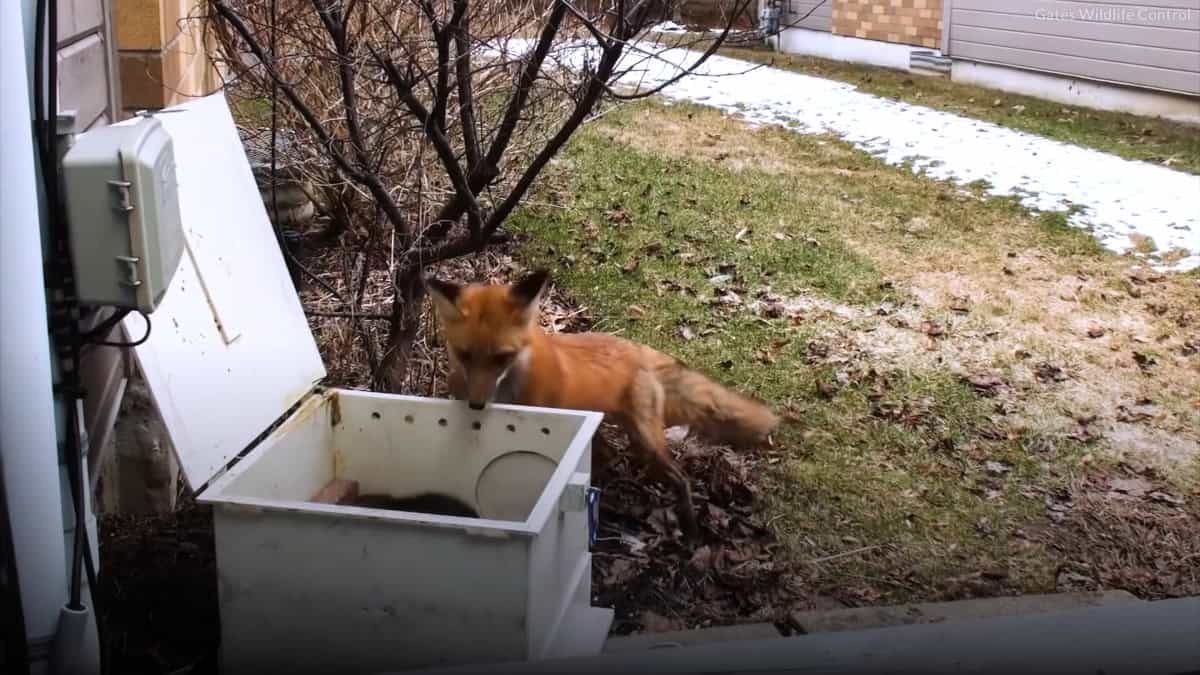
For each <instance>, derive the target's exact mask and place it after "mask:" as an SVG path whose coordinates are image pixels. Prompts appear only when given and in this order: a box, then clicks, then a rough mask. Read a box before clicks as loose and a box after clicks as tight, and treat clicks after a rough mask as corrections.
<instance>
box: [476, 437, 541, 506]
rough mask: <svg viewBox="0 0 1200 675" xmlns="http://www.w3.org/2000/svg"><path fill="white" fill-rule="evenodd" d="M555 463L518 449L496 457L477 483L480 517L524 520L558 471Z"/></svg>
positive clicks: (477, 501) (480, 475) (481, 473)
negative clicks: (555, 471)
mask: <svg viewBox="0 0 1200 675" xmlns="http://www.w3.org/2000/svg"><path fill="white" fill-rule="evenodd" d="M557 466H558V465H557V464H555V462H554V460H552V459H550V458H548V457H546V456H544V455H542V454H540V453H536V452H529V451H525V450H517V451H514V452H508V453H505V454H503V455H500V456H499V457H496V458H495V459H493V460H492V461H491V462H489V463H488V465H487V466H485V467H484V468H483V471H481V472H480V474H479V478H478V479H477V480H476V482H475V503H476V504H478V505H479V515H480V517H482V518H487V519H491V520H506V521H518V522H519V521H523V520H525V519H526V518H528V517H529V513H530V512H531V511H533V507H534V506H536V505H537V501H538V498H539V497H541V496H542V493H543V492H544V491H545V490H546V485H547V484H548V483H549V482H550V478H551V477H552V476H553V475H554V470H555V469H556V468H557Z"/></svg>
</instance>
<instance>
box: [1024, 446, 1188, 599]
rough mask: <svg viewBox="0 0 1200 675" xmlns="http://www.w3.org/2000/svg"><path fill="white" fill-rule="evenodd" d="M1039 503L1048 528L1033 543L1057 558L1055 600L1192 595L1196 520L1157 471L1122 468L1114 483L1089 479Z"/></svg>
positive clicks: (1106, 477)
mask: <svg viewBox="0 0 1200 675" xmlns="http://www.w3.org/2000/svg"><path fill="white" fill-rule="evenodd" d="M1195 498H1196V496H1192V499H1195ZM1043 499H1044V501H1045V504H1046V516H1047V518H1048V519H1049V521H1050V522H1051V525H1050V526H1048V527H1045V528H1042V529H1041V530H1040V531H1039V532H1038V533H1037V535H1036V538H1038V539H1040V540H1041V541H1042V542H1043V543H1044V544H1045V545H1047V546H1048V547H1049V548H1050V549H1052V550H1054V551H1056V552H1057V553H1058V554H1059V560H1060V561H1061V563H1060V565H1059V568H1058V571H1057V575H1056V580H1055V581H1056V583H1055V585H1056V587H1057V588H1056V590H1058V591H1059V592H1070V591H1078V590H1101V589H1122V590H1125V591H1128V592H1130V593H1133V594H1134V595H1136V596H1138V597H1139V598H1142V599H1147V600H1157V599H1163V598H1171V597H1185V596H1192V595H1197V594H1200V513H1197V512H1196V511H1195V510H1194V509H1189V508H1187V507H1188V502H1189V501H1190V500H1189V498H1188V497H1187V496H1185V495H1182V494H1179V493H1177V492H1175V491H1173V490H1172V489H1171V488H1170V486H1169V485H1168V484H1167V482H1166V480H1165V479H1164V477H1163V476H1162V475H1161V474H1160V473H1159V472H1158V471H1157V470H1155V469H1153V468H1150V467H1136V466H1132V465H1129V464H1123V465H1122V466H1121V467H1120V470H1119V472H1118V473H1117V474H1116V475H1113V474H1109V473H1105V472H1100V471H1096V472H1093V473H1089V474H1088V475H1085V476H1083V477H1082V478H1080V479H1079V480H1078V481H1076V482H1075V483H1074V484H1072V485H1071V486H1069V487H1066V488H1063V489H1061V490H1057V491H1048V492H1046V493H1045V494H1044V495H1043Z"/></svg>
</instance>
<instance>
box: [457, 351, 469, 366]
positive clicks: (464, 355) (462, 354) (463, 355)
mask: <svg viewBox="0 0 1200 675" xmlns="http://www.w3.org/2000/svg"><path fill="white" fill-rule="evenodd" d="M457 353H458V360H459V361H462V362H463V363H469V362H470V361H471V352H468V351H465V350H459V351H458V352H457Z"/></svg>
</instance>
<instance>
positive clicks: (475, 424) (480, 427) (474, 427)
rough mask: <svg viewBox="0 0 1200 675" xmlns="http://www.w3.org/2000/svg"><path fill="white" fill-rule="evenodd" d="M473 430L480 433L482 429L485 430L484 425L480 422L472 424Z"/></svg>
mask: <svg viewBox="0 0 1200 675" xmlns="http://www.w3.org/2000/svg"><path fill="white" fill-rule="evenodd" d="M471 428H472V429H474V430H475V431H479V430H480V429H482V428H483V425H482V424H480V423H479V422H471Z"/></svg>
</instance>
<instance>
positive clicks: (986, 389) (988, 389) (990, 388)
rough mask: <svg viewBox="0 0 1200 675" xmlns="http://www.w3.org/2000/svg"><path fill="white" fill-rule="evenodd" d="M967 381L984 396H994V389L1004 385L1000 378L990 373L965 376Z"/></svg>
mask: <svg viewBox="0 0 1200 675" xmlns="http://www.w3.org/2000/svg"><path fill="white" fill-rule="evenodd" d="M967 382H968V383H970V385H971V386H972V387H974V388H975V391H977V392H979V393H980V394H982V395H984V396H994V395H995V394H996V390H997V389H998V388H1000V387H1003V386H1004V380H1003V379H1002V378H1000V377H999V376H997V375H990V374H979V375H971V376H969V377H967Z"/></svg>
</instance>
